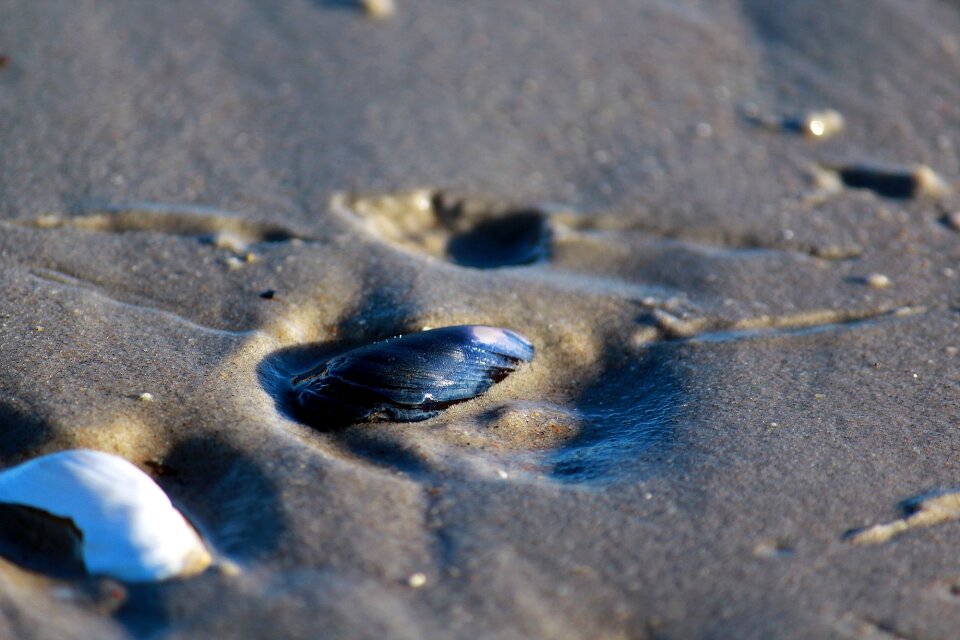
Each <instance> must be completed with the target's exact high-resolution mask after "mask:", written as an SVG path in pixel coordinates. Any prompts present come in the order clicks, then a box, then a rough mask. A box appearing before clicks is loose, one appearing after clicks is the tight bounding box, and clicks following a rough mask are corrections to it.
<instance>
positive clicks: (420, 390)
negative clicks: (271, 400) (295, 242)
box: [293, 325, 533, 428]
mask: <svg viewBox="0 0 960 640" xmlns="http://www.w3.org/2000/svg"><path fill="white" fill-rule="evenodd" d="M532 359H533V345H531V344H530V341H529V340H527V339H526V338H525V337H523V336H522V335H520V334H518V333H516V332H514V331H510V330H509V329H502V328H499V327H487V326H482V325H463V326H456V327H443V328H440V329H431V330H429V331H421V332H419V333H412V334H408V335H404V336H400V337H398V338H391V339H389V340H384V341H381V342H375V343H373V344H370V345H367V346H363V347H359V348H356V349H353V350H352V351H347V352H346V353H343V354H340V355H339V356H336V357H334V358H332V359H331V360H329V361H327V362H324V363H322V364H320V365H318V366H317V367H314V368H313V369H311V370H310V371H308V372H306V373H304V374H302V375H300V376H297V377H296V378H294V379H293V395H294V399H295V402H296V404H297V407H298V410H299V412H300V413H301V414H302V416H303V417H304V419H305V420H306V421H308V422H310V423H311V424H313V425H315V426H317V427H320V428H337V427H342V426H346V425H349V424H353V423H357V422H365V421H366V422H373V421H379V420H393V421H397V422H415V421H419V420H426V419H427V418H431V417H433V416H435V415H437V414H439V413H440V412H441V411H443V410H444V409H446V408H447V407H449V406H450V405H452V404H455V403H458V402H463V401H464V400H469V399H470V398H474V397H476V396H479V395H480V394H482V393H484V392H485V391H487V390H488V389H489V388H490V387H491V386H493V385H494V384H495V383H497V382H500V381H501V380H503V379H504V378H505V377H507V376H508V375H509V374H510V373H511V372H512V371H514V370H515V369H516V368H517V367H518V366H520V364H522V363H524V362H529V361H531V360H532Z"/></svg>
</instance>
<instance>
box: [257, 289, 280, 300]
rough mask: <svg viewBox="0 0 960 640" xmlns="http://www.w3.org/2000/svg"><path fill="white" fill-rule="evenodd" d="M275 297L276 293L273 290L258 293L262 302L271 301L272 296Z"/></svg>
mask: <svg viewBox="0 0 960 640" xmlns="http://www.w3.org/2000/svg"><path fill="white" fill-rule="evenodd" d="M275 295H277V292H276V291H274V290H273V289H267V290H266V291H262V292H261V293H260V297H261V298H263V299H264V300H273V296H275Z"/></svg>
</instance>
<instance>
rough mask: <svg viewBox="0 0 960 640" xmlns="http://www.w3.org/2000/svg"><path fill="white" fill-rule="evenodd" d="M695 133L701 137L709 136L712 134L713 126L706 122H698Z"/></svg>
mask: <svg viewBox="0 0 960 640" xmlns="http://www.w3.org/2000/svg"><path fill="white" fill-rule="evenodd" d="M697 135H698V136H700V137H701V138H709V137H710V136H712V135H713V127H712V126H710V123H708V122H700V123H698V124H697Z"/></svg>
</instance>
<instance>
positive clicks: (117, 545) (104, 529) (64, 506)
mask: <svg viewBox="0 0 960 640" xmlns="http://www.w3.org/2000/svg"><path fill="white" fill-rule="evenodd" d="M0 502H2V503H8V504H15V505H21V506H25V507H31V508H34V509H40V510H42V511H45V512H47V513H49V514H51V515H54V516H57V517H60V518H69V519H70V520H72V521H73V523H74V525H76V527H77V529H79V530H80V533H81V534H82V536H83V561H84V564H85V565H86V568H87V571H88V572H89V573H91V574H103V575H108V576H112V577H114V578H117V579H119V580H125V581H128V582H147V581H155V580H164V579H166V578H171V577H174V576H184V575H190V574H194V573H198V572H199V571H202V570H203V569H205V568H206V567H207V566H209V565H210V554H209V553H208V552H207V550H206V548H205V547H204V545H203V543H202V542H201V541H200V538H199V536H198V535H197V533H196V532H195V531H194V530H193V528H192V527H191V526H190V525H189V524H188V523H187V521H186V520H185V519H184V517H183V516H182V515H181V514H180V512H179V511H177V510H176V509H175V508H174V507H173V505H172V504H171V503H170V499H169V498H168V497H167V494H166V493H164V491H163V489H161V488H160V487H159V486H158V485H157V484H156V483H155V482H154V481H153V480H151V479H150V477H149V476H147V474H145V473H143V472H142V471H140V470H139V469H138V468H136V467H135V466H133V465H132V464H130V463H129V462H127V461H126V460H124V459H123V458H119V457H117V456H114V455H111V454H108V453H102V452H100V451H91V450H88V449H76V450H73V451H63V452H60V453H54V454H51V455H47V456H42V457H40V458H36V459H34V460H30V461H29V462H25V463H23V464H21V465H18V466H16V467H13V468H12V469H7V470H6V471H3V472H0Z"/></svg>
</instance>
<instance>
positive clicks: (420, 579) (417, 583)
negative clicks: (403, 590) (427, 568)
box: [407, 572, 427, 589]
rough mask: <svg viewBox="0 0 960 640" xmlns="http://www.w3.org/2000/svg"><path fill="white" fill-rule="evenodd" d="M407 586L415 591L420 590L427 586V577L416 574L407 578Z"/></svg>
mask: <svg viewBox="0 0 960 640" xmlns="http://www.w3.org/2000/svg"><path fill="white" fill-rule="evenodd" d="M407 584H409V585H410V586H411V587H413V588H414V589H419V588H420V587H422V586H424V585H425V584H427V576H426V575H424V574H422V573H419V572H418V573H415V574H413V575H411V576H410V577H409V578H407Z"/></svg>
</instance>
